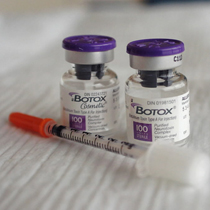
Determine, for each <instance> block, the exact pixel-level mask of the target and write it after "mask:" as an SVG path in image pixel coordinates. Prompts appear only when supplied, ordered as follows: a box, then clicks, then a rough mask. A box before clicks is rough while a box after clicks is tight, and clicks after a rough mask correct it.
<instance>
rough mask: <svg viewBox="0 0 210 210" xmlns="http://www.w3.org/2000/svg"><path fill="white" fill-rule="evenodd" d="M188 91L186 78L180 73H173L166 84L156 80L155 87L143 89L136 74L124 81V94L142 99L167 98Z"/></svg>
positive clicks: (141, 82)
mask: <svg viewBox="0 0 210 210" xmlns="http://www.w3.org/2000/svg"><path fill="white" fill-rule="evenodd" d="M188 91H189V88H188V82H187V78H186V77H185V75H183V74H181V73H175V74H174V76H173V77H171V78H170V82H169V83H168V84H167V83H164V81H163V80H162V79H160V78H158V79H157V86H156V87H145V86H144V85H143V80H142V79H141V78H140V76H139V75H138V74H133V75H131V76H130V77H129V78H128V79H127V81H126V94H128V95H132V96H138V97H142V98H168V97H173V96H179V95H181V94H184V93H186V92H188Z"/></svg>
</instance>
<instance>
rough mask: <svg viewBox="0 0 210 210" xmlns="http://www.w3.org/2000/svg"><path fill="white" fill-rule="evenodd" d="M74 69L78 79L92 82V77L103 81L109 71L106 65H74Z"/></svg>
mask: <svg viewBox="0 0 210 210" xmlns="http://www.w3.org/2000/svg"><path fill="white" fill-rule="evenodd" d="M72 67H73V69H74V70H75V75H76V77H77V79H80V80H90V79H91V77H97V78H98V79H101V78H102V77H103V76H104V72H105V71H106V69H107V65H106V64H104V63H103V64H92V65H84V64H73V65H72Z"/></svg>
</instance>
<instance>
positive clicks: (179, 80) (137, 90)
mask: <svg viewBox="0 0 210 210" xmlns="http://www.w3.org/2000/svg"><path fill="white" fill-rule="evenodd" d="M166 71H167V70H166ZM140 72H141V71H139V70H137V72H136V74H133V75H131V76H130V77H129V78H128V80H127V81H126V88H125V89H126V94H127V95H129V96H133V97H136V98H144V99H163V98H170V97H176V96H180V95H182V94H184V93H187V92H188V91H189V89H188V83H187V78H186V77H185V76H184V75H183V74H181V73H179V72H177V69H172V70H170V73H169V75H168V77H169V78H170V85H164V81H165V80H164V79H162V78H157V84H156V87H145V86H144V85H143V84H142V82H143V80H142V79H141V76H140ZM127 127H128V125H127ZM127 136H128V141H129V140H130V142H133V143H134V142H135V143H136V144H146V145H148V143H144V142H143V141H138V140H136V139H134V138H133V136H132V135H131V133H130V132H127ZM188 140H189V136H188V137H187V138H185V139H183V140H181V141H178V142H176V143H175V144H177V145H179V146H182V145H185V144H186V143H187V142H188Z"/></svg>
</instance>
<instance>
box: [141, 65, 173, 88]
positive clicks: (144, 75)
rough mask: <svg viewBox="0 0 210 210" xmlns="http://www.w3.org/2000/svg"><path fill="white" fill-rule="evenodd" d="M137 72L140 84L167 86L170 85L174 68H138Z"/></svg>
mask: <svg viewBox="0 0 210 210" xmlns="http://www.w3.org/2000/svg"><path fill="white" fill-rule="evenodd" d="M137 74H138V75H139V76H140V78H141V80H142V81H141V82H140V83H141V85H142V86H143V87H148V88H156V87H157V86H165V87H169V86H171V85H172V83H173V81H172V78H173V76H174V75H175V69H166V70H155V71H148V70H146V71H145V70H138V71H137Z"/></svg>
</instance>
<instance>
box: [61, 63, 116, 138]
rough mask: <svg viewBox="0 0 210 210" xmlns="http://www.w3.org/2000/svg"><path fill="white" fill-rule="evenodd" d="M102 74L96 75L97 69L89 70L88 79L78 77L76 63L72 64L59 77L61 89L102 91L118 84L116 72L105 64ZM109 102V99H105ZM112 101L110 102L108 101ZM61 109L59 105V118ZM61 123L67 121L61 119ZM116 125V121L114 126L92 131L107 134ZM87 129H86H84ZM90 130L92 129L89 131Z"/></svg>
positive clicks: (112, 130)
mask: <svg viewBox="0 0 210 210" xmlns="http://www.w3.org/2000/svg"><path fill="white" fill-rule="evenodd" d="M101 72H102V74H101V75H100V77H99V76H98V75H97V71H91V72H90V74H91V76H90V78H89V79H85V80H83V79H78V76H77V71H76V65H74V64H72V68H71V69H70V70H69V71H67V72H65V73H64V74H63V76H62V78H61V82H60V86H61V88H63V89H66V90H67V91H71V92H77V91H97V90H98V91H102V90H107V89H110V88H115V87H116V86H118V85H119V81H118V77H117V74H116V73H115V72H114V71H112V70H111V69H109V68H108V66H107V65H106V64H104V65H103V68H102V69H101ZM107 103H109V101H107ZM110 103H112V102H110ZM63 114H64V113H63V109H62V106H61V119H63V118H64V117H63ZM109 117H112V116H109ZM62 123H63V124H64V125H66V126H67V123H66V122H64V121H63V120H62ZM116 127H117V123H115V125H114V126H111V127H110V126H104V131H102V132H101V131H99V132H96V131H94V133H100V134H101V135H109V134H112V133H114V131H115V129H116ZM86 131H88V130H86ZM91 132H92V131H91Z"/></svg>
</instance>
